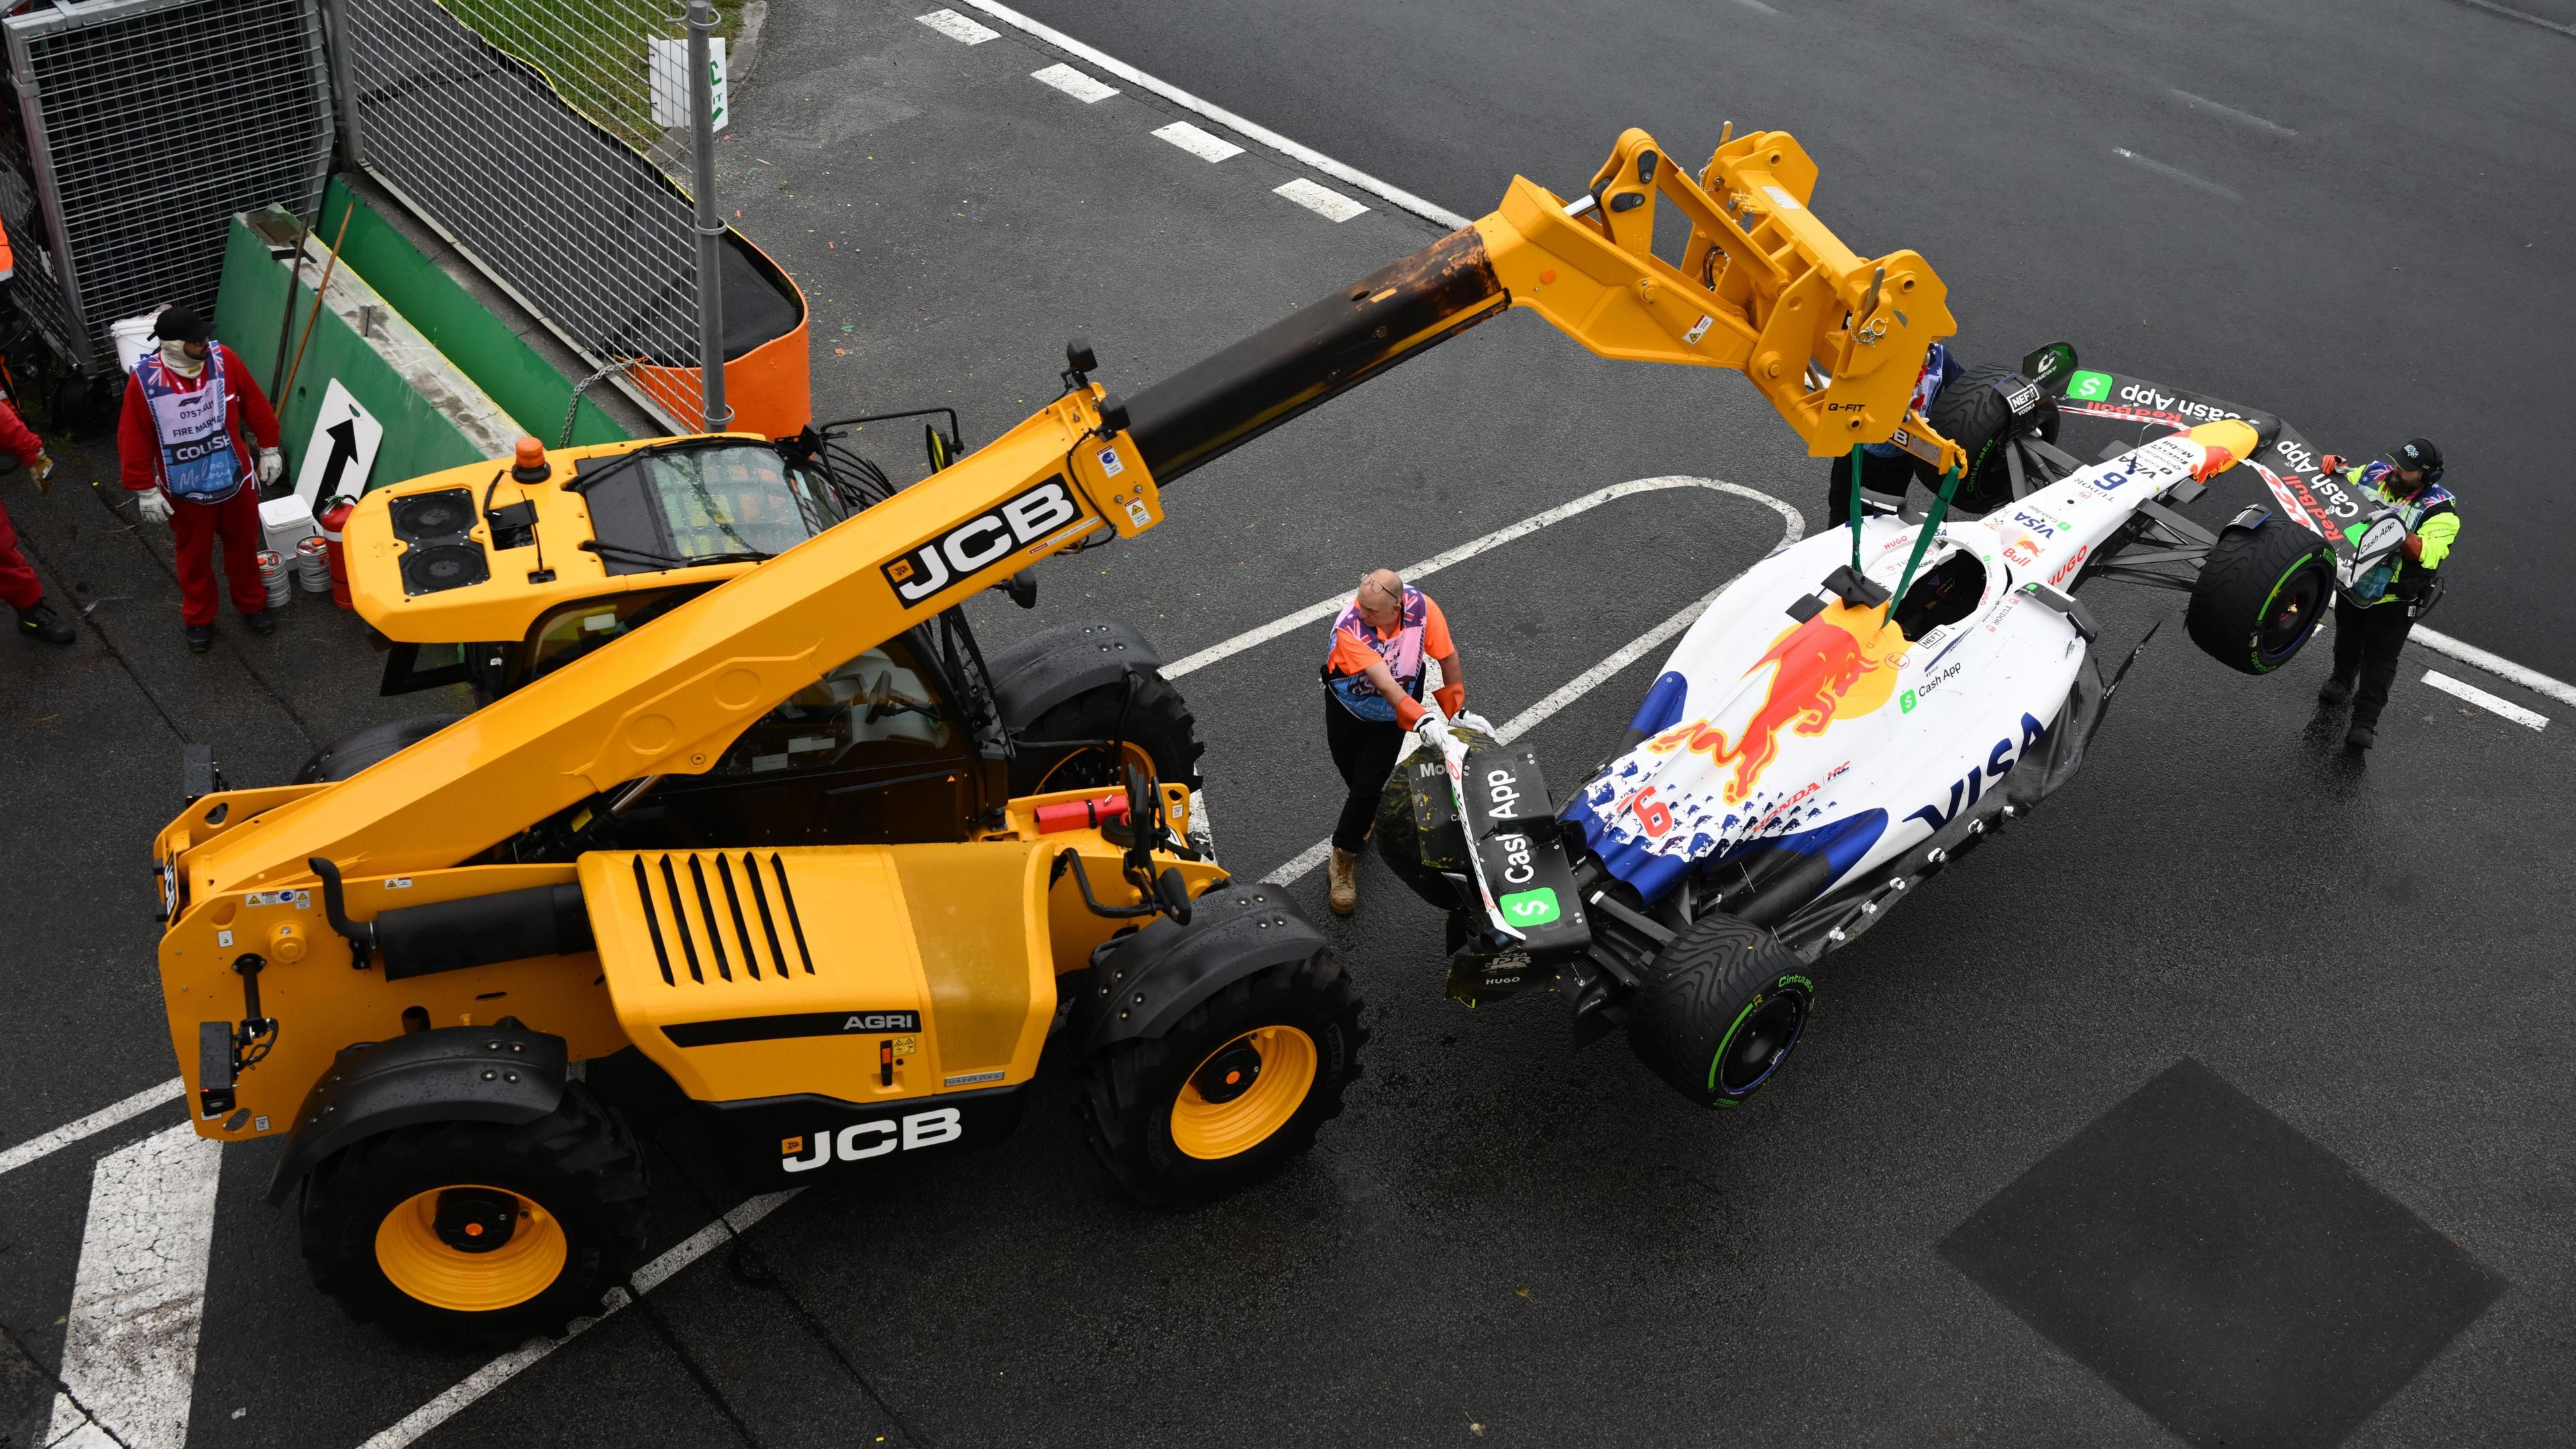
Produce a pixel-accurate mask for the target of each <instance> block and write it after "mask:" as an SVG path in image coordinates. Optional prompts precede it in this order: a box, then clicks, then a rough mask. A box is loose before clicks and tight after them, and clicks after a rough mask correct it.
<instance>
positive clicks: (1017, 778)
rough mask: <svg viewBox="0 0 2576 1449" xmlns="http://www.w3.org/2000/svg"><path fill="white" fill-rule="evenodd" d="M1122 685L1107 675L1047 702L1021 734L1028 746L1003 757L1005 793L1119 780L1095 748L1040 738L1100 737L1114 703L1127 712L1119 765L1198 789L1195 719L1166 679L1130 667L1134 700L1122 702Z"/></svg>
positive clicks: (1108, 786)
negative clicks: (1007, 774) (1007, 779)
mask: <svg viewBox="0 0 2576 1449" xmlns="http://www.w3.org/2000/svg"><path fill="white" fill-rule="evenodd" d="M1126 698H1127V683H1126V681H1125V680H1123V679H1121V680H1112V681H1111V682H1109V683H1107V684H1102V685H1097V686H1095V687H1093V688H1090V689H1086V690H1084V691H1083V692H1082V693H1080V694H1077V695H1075V696H1074V697H1073V698H1071V699H1068V700H1065V701H1064V702H1063V703H1061V704H1057V705H1054V706H1052V707H1050V708H1049V709H1048V710H1046V712H1044V713H1043V714H1040V715H1039V716H1038V717H1037V718H1036V719H1034V720H1031V721H1029V726H1028V728H1027V729H1025V730H1023V731H1021V733H1022V734H1024V735H1026V736H1027V737H1028V740H1029V746H1023V747H1020V748H1019V749H1018V750H1017V751H1016V752H1015V753H1014V754H1013V755H1012V757H1011V793H1012V794H1013V795H1015V796H1018V795H1037V794H1042V793H1045V792H1047V791H1050V790H1092V789H1099V790H1114V789H1117V788H1119V787H1121V786H1123V785H1124V784H1125V783H1126V777H1125V775H1124V774H1123V772H1121V771H1120V770H1118V769H1117V768H1116V767H1115V766H1113V765H1112V764H1111V763H1110V760H1109V752H1108V750H1107V749H1106V748H1104V747H1102V746H1099V745H1074V746H1070V747H1049V746H1048V745H1047V744H1046V743H1045V742H1046V741H1048V740H1105V739H1108V738H1110V737H1111V736H1113V735H1115V734H1116V733H1117V731H1118V717H1119V711H1120V709H1121V708H1122V706H1123V707H1124V708H1125V709H1126V716H1127V735H1126V740H1127V763H1129V764H1131V765H1134V766H1136V767H1137V768H1139V769H1149V770H1150V771H1151V772H1152V774H1153V776H1154V778H1155V779H1157V780H1160V781H1161V782H1162V783H1164V784H1166V785H1186V786H1188V787H1189V788H1190V789H1193V790H1195V789H1198V788H1199V786H1200V783H1201V782H1200V780H1199V756H1200V754H1202V753H1203V752H1204V751H1205V750H1206V748H1207V747H1206V746H1205V745H1202V744H1200V743H1199V736H1198V721H1197V720H1196V719H1195V718H1194V717H1193V716H1192V715H1191V714H1190V707H1189V705H1188V704H1186V703H1184V702H1183V701H1182V699H1181V692H1180V691H1179V690H1177V689H1175V688H1173V687H1172V684H1171V681H1169V680H1167V679H1165V678H1163V676H1161V675H1160V674H1157V673H1155V672H1153V671H1152V670H1150V669H1140V670H1138V671H1137V679H1136V701H1135V703H1134V704H1133V705H1127V704H1126Z"/></svg>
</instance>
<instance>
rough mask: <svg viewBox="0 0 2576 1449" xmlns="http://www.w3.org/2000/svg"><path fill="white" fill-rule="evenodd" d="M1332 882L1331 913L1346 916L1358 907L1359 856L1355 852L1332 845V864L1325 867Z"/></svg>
mask: <svg viewBox="0 0 2576 1449" xmlns="http://www.w3.org/2000/svg"><path fill="white" fill-rule="evenodd" d="M1325 871H1326V874H1327V875H1328V876H1329V877H1330V878H1331V880H1332V883H1333V892H1332V900H1333V914H1334V915H1337V916H1347V915H1349V914H1350V913H1351V912H1352V911H1354V910H1356V909H1358V908H1359V903H1360V858H1359V856H1358V854H1357V853H1355V852H1352V851H1348V850H1344V849H1342V848H1341V847H1340V846H1338V845H1337V846H1335V847H1333V860H1332V864H1330V865H1329V866H1327V867H1325Z"/></svg>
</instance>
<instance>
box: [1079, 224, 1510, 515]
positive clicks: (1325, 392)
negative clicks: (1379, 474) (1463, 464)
mask: <svg viewBox="0 0 2576 1449" xmlns="http://www.w3.org/2000/svg"><path fill="white" fill-rule="evenodd" d="M1508 300H1509V298H1508V297H1507V296H1506V295H1505V293H1504V291H1503V284H1502V283H1501V281H1499V280H1498V279H1496V277H1495V276H1494V268H1493V264H1492V262H1491V261H1490V260H1488V259H1487V257H1486V255H1485V239H1484V238H1483V237H1482V236H1480V235H1478V234H1477V232H1476V229H1475V228H1474V227H1464V228H1461V229H1460V230H1457V231H1454V232H1451V233H1450V234H1449V235H1447V236H1444V237H1442V238H1441V239H1439V240H1438V241H1435V242H1433V243H1432V244H1431V245H1429V246H1427V247H1424V248H1423V249H1422V250H1420V251H1418V252H1415V253H1414V254H1413V255H1411V256H1409V257H1406V258H1404V259H1403V260H1402V261H1399V262H1396V263H1395V264H1394V265H1392V266H1389V267H1387V268H1385V269H1384V270H1382V271H1379V272H1376V273H1374V274H1372V275H1370V276H1369V277H1367V278H1365V279H1363V280H1361V281H1359V282H1355V283H1353V284H1352V285H1350V286H1347V287H1344V288H1341V289H1340V290H1338V291H1336V292H1334V293H1333V294H1332V295H1330V296H1328V297H1326V298H1324V299H1323V300H1322V301H1320V302H1317V303H1315V304H1314V305H1313V306H1310V307H1307V308H1305V309H1303V310H1301V311H1299V312H1297V313H1295V314H1293V315H1291V316H1288V317H1285V318H1282V319H1281V320H1279V321H1278V322H1275V323H1272V324H1271V325H1270V326H1268V327H1265V328H1263V329H1262V330H1261V331H1259V332H1256V333H1254V334H1252V335H1251V336H1250V337H1247V338H1245V339H1243V340H1242V341H1241V342H1238V343H1236V344H1234V345H1233V346H1231V347H1228V348H1227V349H1225V350H1224V351H1222V352H1220V353H1218V354H1216V355H1215V356H1214V357H1210V358H1207V359H1205V360H1204V361H1201V362H1200V363H1199V364H1198V365H1196V366H1194V367H1190V368H1187V369H1184V370H1183V371H1181V372H1178V373H1175V374H1173V375H1172V376H1170V377H1167V378H1165V379H1163V380H1162V381H1161V382H1158V383H1155V384H1154V385H1153V386H1151V387H1149V388H1146V389H1145V390H1144V391H1143V392H1140V393H1138V394H1136V395H1135V397H1134V398H1132V399H1131V400H1129V402H1128V405H1127V406H1128V417H1129V432H1130V434H1131V436H1133V437H1134V438H1135V440H1136V449H1137V451H1138V452H1139V453H1141V454H1142V455H1143V456H1144V459H1145V466H1146V467H1147V468H1148V469H1150V470H1152V472H1153V474H1154V478H1155V481H1157V482H1158V483H1169V482H1171V481H1172V480H1173V479H1174V478H1177V477H1179V476H1180V475H1181V474H1183V473H1187V472H1188V471H1190V470H1191V469H1193V468H1196V467H1198V466H1200V465H1201V464H1203V463H1207V462H1210V461H1212V460H1214V459H1215V458H1217V457H1219V456H1221V455H1222V454H1224V453H1226V452H1227V451H1229V450H1231V449H1233V448H1236V447H1240V446H1241V445H1243V444H1245V443H1248V442H1250V441H1252V440H1253V439H1254V438H1257V437H1259V436H1260V435H1262V434H1263V433H1266V432H1268V431H1269V430H1271V429H1272V428H1275V427H1277V426H1279V425H1280V424H1281V423H1284V422H1286V421H1288V420H1289V419H1290V418H1293V417H1295V416H1297V415H1298V414H1299V413H1302V412H1305V411H1306V410H1307V409H1309V408H1311V407H1314V406H1315V405H1316V404H1318V403H1321V402H1323V401H1324V400H1325V399H1327V398H1330V397H1332V396H1334V395H1335V394H1337V393H1340V392H1343V391H1345V390H1346V389H1349V388H1352V387H1356V386H1358V385H1359V384H1360V383H1363V382H1365V381H1367V380H1368V379H1370V378H1372V377H1375V376H1376V375H1377V374H1379V373H1381V372H1383V371H1385V370H1386V369H1388V368H1390V367H1393V366H1394V365H1395V364H1397V363H1399V362H1402V361H1404V360H1405V359H1406V358H1409V357H1414V356H1417V355H1419V354H1420V353H1422V352H1424V351H1427V350H1428V349H1430V348H1431V347H1433V346H1434V345H1436V344H1438V343H1441V342H1445V341H1447V340H1448V339H1450V338H1452V337H1455V336H1457V335H1458V334H1459V333H1460V332H1463V331H1465V330H1466V329H1468V328H1469V327H1473V326H1474V325H1476V324H1477V323H1479V322H1482V321H1484V320H1485V319H1486V318H1488V317H1491V316H1494V315H1495V314H1496V313H1499V312H1501V311H1502V310H1503V308H1504V306H1505V304H1506V303H1507V302H1508Z"/></svg>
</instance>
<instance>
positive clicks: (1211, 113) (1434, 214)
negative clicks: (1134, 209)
mask: <svg viewBox="0 0 2576 1449" xmlns="http://www.w3.org/2000/svg"><path fill="white" fill-rule="evenodd" d="M966 3H967V4H969V5H972V6H974V7H975V8H976V9H977V10H980V11H982V12H983V13H984V14H986V15H989V16H991V17H993V18H994V19H995V20H998V21H1000V22H1002V23H1003V24H1004V25H1008V26H1010V27H1011V28H1012V29H1014V30H1018V31H1020V32H1021V33H1023V34H1025V35H1030V36H1033V37H1035V38H1036V39H1038V40H1040V41H1043V42H1045V43H1046V44H1048V45H1051V46H1054V47H1055V48H1056V49H1058V50H1061V51H1063V52H1064V53H1065V54H1067V55H1075V56H1080V57H1081V58H1082V59H1084V60H1087V61H1089V62H1091V63H1092V64H1093V65H1096V66H1098V67H1099V68H1101V69H1102V70H1105V71H1107V72H1108V73H1110V74H1111V75H1114V76H1116V77H1118V78H1119V79H1120V80H1123V81H1126V82H1127V83H1128V84H1130V85H1135V86H1141V87H1143V88H1144V89H1146V90H1149V91H1152V92H1153V93H1154V94H1155V95H1158V96H1161V97H1162V98H1163V99H1164V100H1167V101H1170V102H1171V103H1172V104H1173V105H1176V106H1179V107H1180V108H1181V109H1182V110H1185V111H1190V112H1194V113H1196V114H1198V115H1202V116H1205V117H1207V118H1208V119H1209V120H1211V121H1214V122H1216V123H1217V124H1218V125H1220V126H1223V127H1225V128H1226V129H1227V130H1229V131H1232V132H1234V133H1235V134H1236V135H1238V136H1242V137H1244V138H1245V139H1247V140H1250V141H1252V142H1254V143H1256V144H1258V145H1262V146H1267V147H1269V148H1270V149H1271V150H1273V151H1276V152H1278V153H1279V154H1280V155H1282V156H1285V157H1287V158H1288V159H1290V160H1292V161H1295V162H1297V163H1298V164H1300V165H1302V166H1306V167H1308V168H1310V169H1312V170H1316V171H1320V172H1322V173H1324V174H1325V175H1327V176H1330V177H1332V178H1333V179H1334V180H1336V181H1341V182H1346V183H1348V184H1350V185H1352V186H1356V187H1358V188H1359V189H1360V190H1362V191H1365V192H1367V193H1369V194H1370V195H1372V196H1375V197H1377V198H1378V199H1379V200H1381V201H1384V202H1385V203H1387V204H1388V205H1390V206H1393V207H1395V208H1396V209H1398V210H1400V211H1409V212H1411V213H1413V214H1414V215H1415V216H1418V217H1420V218H1422V219H1423V220H1424V221H1427V222H1430V223H1431V224H1432V225H1434V226H1437V227H1442V228H1444V229H1446V230H1449V231H1456V230H1457V229H1458V228H1460V227H1462V226H1465V225H1466V224H1467V218H1465V217H1463V216H1460V215H1459V214H1458V213H1456V212H1454V211H1451V210H1450V209H1449V208H1447V207H1445V206H1435V205H1433V204H1432V203H1431V202H1428V201H1425V200H1423V199H1422V198H1421V197H1419V196H1416V195H1414V194H1413V193H1412V192H1410V191H1406V190H1404V189H1403V188H1401V187H1398V186H1394V185H1391V184H1389V183H1387V182H1384V181H1380V180H1378V179H1377V178H1376V177H1374V176H1371V175H1369V174H1368V173H1367V172H1365V171H1362V170H1360V169H1359V168H1358V167H1356V166H1347V165H1344V164H1343V163H1341V162H1339V161H1336V160H1334V159H1333V158H1332V157H1330V156H1327V155H1325V154H1324V153H1323V152H1321V151H1318V150H1316V149H1315V148H1314V147H1312V146H1308V145H1304V144H1302V143H1300V142H1296V141H1291V140H1289V139H1288V138H1287V137H1285V136H1282V135H1280V134H1279V133H1278V132H1277V131H1274V130H1271V129H1270V128H1269V127H1268V126H1264V125H1260V124H1258V123H1256V122H1253V121H1247V120H1245V119H1244V118H1243V117H1241V116H1238V115H1236V114H1235V113H1234V112H1232V111H1229V110H1227V109H1226V108H1225V107H1223V106H1220V105H1217V104H1216V103H1214V102H1212V101H1205V100H1201V99H1199V98H1198V97H1197V96H1194V95H1191V94H1190V93H1189V92H1188V91H1185V90H1182V89H1181V88H1180V87H1179V86H1176V85H1173V84H1171V83H1170V82H1168V81H1162V80H1157V79H1155V78H1154V77H1153V76H1150V75H1147V74H1146V73H1145V72H1143V71H1141V70H1138V69H1137V68H1136V67H1134V66H1132V65H1129V64H1128V63H1127V62H1125V61H1123V60H1120V59H1119V58H1118V57H1116V56H1114V55H1111V54H1109V53H1108V52H1107V51H1103V50H1098V49H1095V48H1094V47H1091V46H1088V45H1085V44H1083V43H1082V42H1081V41H1079V40H1076V39H1074V38H1073V37H1072V36H1070V35H1067V34H1065V33H1064V32H1063V31H1061V30H1057V29H1055V28H1054V27H1053V26H1049V25H1042V24H1040V23H1038V22H1037V21H1035V20H1031V19H1030V18H1029V17H1027V16H1025V15H1022V14H1021V13H1020V12H1018V11H1017V10H1014V9H1012V8H1011V7H1010V6H1008V5H1002V4H998V3H996V0H966Z"/></svg>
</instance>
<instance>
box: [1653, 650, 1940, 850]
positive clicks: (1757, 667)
mask: <svg viewBox="0 0 2576 1449" xmlns="http://www.w3.org/2000/svg"><path fill="white" fill-rule="evenodd" d="M1904 652H1905V635H1904V634H1903V633H1902V632H1901V631H1899V630H1898V629H1897V628H1896V627H1895V626H1894V625H1892V624H1890V623H1888V622H1887V620H1886V616H1885V615H1883V614H1882V613H1880V612H1879V611H1878V610H1876V609H1855V608H1852V607H1850V606H1849V605H1845V604H1834V605H1831V606H1829V607H1827V608H1826V609H1824V610H1823V611H1822V612H1820V613H1818V614H1817V615H1816V616H1815V617H1814V618H1812V619H1809V620H1807V621H1806V622H1805V623H1803V624H1798V625H1796V626H1794V627H1792V628H1790V629H1788V630H1787V631H1785V632H1784V633H1782V634H1781V635H1780V637H1779V638H1777V639H1774V640H1772V641H1771V648H1770V649H1769V651H1768V652H1766V653H1764V654H1763V656H1762V657H1761V658H1760V659H1758V660H1756V661H1754V664H1753V667H1752V668H1751V669H1748V670H1746V671H1744V677H1745V678H1747V679H1751V678H1752V677H1753V676H1755V675H1756V674H1759V673H1761V672H1762V671H1763V670H1764V669H1766V668H1767V669H1769V670H1771V681H1770V684H1769V686H1768V687H1767V688H1766V689H1765V690H1764V691H1763V695H1762V701H1761V703H1760V704H1759V705H1757V706H1756V707H1755V708H1754V711H1753V716H1752V718H1751V719H1749V720H1747V721H1746V722H1745V724H1744V726H1743V728H1741V729H1740V730H1738V731H1736V732H1735V733H1734V734H1733V735H1732V736H1730V735H1729V734H1728V733H1727V731H1726V730H1725V729H1724V728H1722V727H1720V726H1718V725H1717V724H1715V723H1713V722H1711V721H1709V720H1705V719H1701V720H1693V721H1692V722H1690V723H1689V724H1684V725H1676V726H1674V727H1673V728H1672V729H1669V730H1666V731H1665V732H1664V733H1662V734H1660V735H1657V736H1656V737H1655V738H1654V739H1652V740H1649V741H1647V743H1646V748H1647V749H1649V750H1652V751H1654V752H1655V753H1657V754H1666V755H1669V754H1672V753H1674V752H1676V751H1680V750H1688V751H1690V752H1692V753H1695V754H1703V755H1707V756H1708V757H1709V758H1710V759H1712V760H1713V761H1715V762H1716V763H1718V764H1721V765H1732V766H1733V767H1734V773H1733V775H1732V776H1731V777H1730V778H1729V779H1728V781H1727V783H1726V790H1725V794H1726V801H1727V803H1728V804H1730V805H1739V804H1742V803H1743V802H1744V799H1745V797H1746V796H1748V795H1751V794H1752V793H1753V785H1754V782H1755V781H1757V780H1759V779H1761V778H1762V772H1763V771H1765V770H1767V769H1769V768H1771V762H1772V761H1774V760H1776V759H1778V758H1779V756H1780V732H1781V731H1782V730H1783V729H1788V730H1793V731H1795V732H1796V733H1798V734H1801V735H1810V736H1813V735H1821V734H1823V733H1824V732H1825V731H1826V730H1827V729H1829V728H1831V727H1832V725H1833V722H1834V721H1835V720H1836V719H1839V718H1850V717H1856V716H1859V715H1865V714H1868V713H1870V712H1871V711H1873V710H1875V709H1877V708H1878V707H1879V706H1881V705H1883V704H1885V703H1887V700H1888V697H1889V696H1890V695H1891V694H1893V693H1894V692H1895V689H1896V666H1897V662H1898V659H1899V657H1900V656H1902V655H1903V653H1904Z"/></svg>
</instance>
